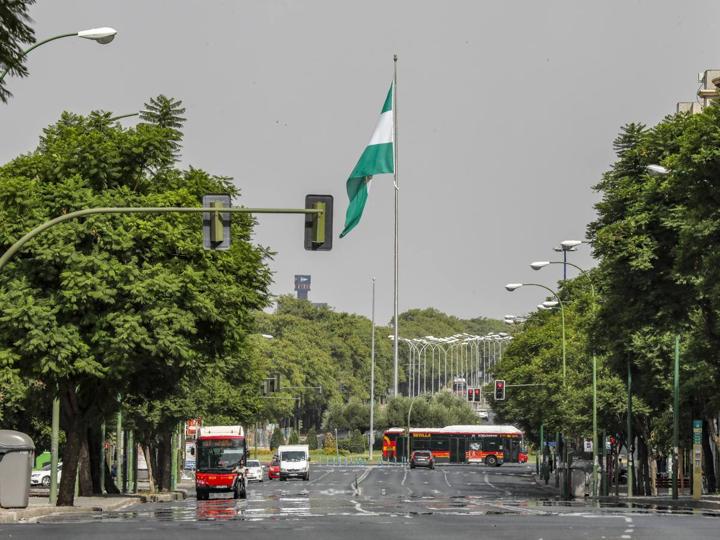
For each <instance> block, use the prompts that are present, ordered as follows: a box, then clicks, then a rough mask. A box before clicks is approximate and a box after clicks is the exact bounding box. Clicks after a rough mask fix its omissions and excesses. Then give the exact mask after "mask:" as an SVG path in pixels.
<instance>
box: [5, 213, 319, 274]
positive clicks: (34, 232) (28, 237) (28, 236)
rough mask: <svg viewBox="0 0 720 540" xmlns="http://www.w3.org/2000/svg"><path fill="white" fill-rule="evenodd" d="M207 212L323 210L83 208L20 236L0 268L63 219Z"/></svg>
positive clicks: (6, 254)
mask: <svg viewBox="0 0 720 540" xmlns="http://www.w3.org/2000/svg"><path fill="white" fill-rule="evenodd" d="M207 212H214V213H218V212H223V213H224V212H230V213H232V214H317V215H318V216H320V215H323V214H324V213H325V211H324V210H322V209H318V208H237V207H230V208H225V207H216V208H213V209H211V208H207V207H202V206H198V207H183V206H167V207H163V206H161V207H138V208H133V207H108V208H85V209H83V210H76V211H75V212H68V213H67V214H63V215H62V216H58V217H56V218H54V219H51V220H49V221H46V222H45V223H43V224H41V225H38V226H37V227H35V228H34V229H33V230H31V231H30V232H28V233H27V234H26V235H25V236H23V237H22V238H20V239H19V240H18V241H17V242H15V243H14V244H13V245H12V246H10V247H9V248H8V249H7V251H6V252H5V253H3V255H2V257H0V270H2V269H3V268H4V267H5V265H6V264H7V263H8V261H9V260H10V259H11V258H12V256H13V255H15V253H17V252H18V251H19V250H20V249H21V248H22V247H23V246H24V245H25V244H26V243H27V242H29V241H30V240H32V239H33V238H35V237H36V236H37V235H38V234H40V233H41V232H43V231H45V230H47V229H49V228H51V227H54V226H55V225H58V224H60V223H63V222H65V221H70V220H71V219H77V218H81V217H85V216H92V215H97V214H202V213H207Z"/></svg>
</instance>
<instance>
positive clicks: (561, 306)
mask: <svg viewBox="0 0 720 540" xmlns="http://www.w3.org/2000/svg"><path fill="white" fill-rule="evenodd" d="M0 268H1V267H0ZM528 285H529V286H532V287H540V288H541V289H545V290H546V291H548V292H549V293H550V294H552V295H553V296H554V297H555V300H557V301H558V304H559V305H560V320H561V322H562V372H563V386H565V382H566V375H567V364H566V361H565V306H563V303H562V300H560V297H559V296H558V294H557V293H556V292H555V291H553V290H552V289H551V288H550V287H546V286H545V285H540V284H539V283H523V286H528Z"/></svg>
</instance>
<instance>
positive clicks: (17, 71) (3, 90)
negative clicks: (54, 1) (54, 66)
mask: <svg viewBox="0 0 720 540" xmlns="http://www.w3.org/2000/svg"><path fill="white" fill-rule="evenodd" d="M34 3H35V0H5V1H4V2H2V4H0V29H2V31H1V32H0V73H2V72H3V71H5V70H6V69H7V70H8V74H9V75H11V76H15V77H25V76H27V74H28V71H27V68H26V67H25V55H24V54H23V51H24V50H25V49H26V48H27V46H28V45H30V44H32V43H34V42H35V34H34V32H33V29H32V28H31V27H30V26H29V24H28V23H30V22H31V19H30V15H29V14H28V8H29V7H30V6H31V5H32V4H34ZM5 85H6V80H3V81H0V101H2V102H3V103H7V101H8V99H9V98H10V96H12V94H11V93H10V91H9V90H8V89H7V87H6V86H5Z"/></svg>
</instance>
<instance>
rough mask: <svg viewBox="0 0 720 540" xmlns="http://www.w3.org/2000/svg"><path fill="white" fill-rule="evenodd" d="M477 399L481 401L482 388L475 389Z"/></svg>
mask: <svg viewBox="0 0 720 540" xmlns="http://www.w3.org/2000/svg"><path fill="white" fill-rule="evenodd" d="M475 401H480V389H479V388H476V389H475Z"/></svg>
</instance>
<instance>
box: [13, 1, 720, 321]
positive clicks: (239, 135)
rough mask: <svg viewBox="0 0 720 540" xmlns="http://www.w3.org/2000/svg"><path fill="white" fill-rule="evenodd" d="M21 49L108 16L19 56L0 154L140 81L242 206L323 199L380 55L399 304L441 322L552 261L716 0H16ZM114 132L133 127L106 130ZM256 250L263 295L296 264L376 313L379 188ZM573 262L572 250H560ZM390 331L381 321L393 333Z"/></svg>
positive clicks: (486, 305) (351, 307) (316, 281)
mask: <svg viewBox="0 0 720 540" xmlns="http://www.w3.org/2000/svg"><path fill="white" fill-rule="evenodd" d="M32 16H33V18H34V28H35V31H36V35H37V37H38V39H42V38H45V37H48V36H52V35H56V34H60V33H66V32H70V31H76V30H81V29H85V28H90V27H94V26H112V27H115V28H117V30H118V36H117V38H116V39H115V41H114V42H113V43H111V44H110V45H107V46H99V45H96V44H94V43H92V42H86V41H84V40H79V39H64V40H60V41H57V42H54V43H52V44H49V45H47V46H44V47H42V48H40V49H37V50H35V51H33V52H32V53H30V55H29V56H28V62H27V65H28V68H29V69H30V77H28V78H26V79H20V80H17V79H14V80H10V82H9V87H10V90H11V91H12V92H13V93H14V94H15V97H14V98H13V99H12V101H11V102H10V103H9V104H8V105H6V106H4V105H0V124H1V125H2V128H3V129H1V130H0V160H2V162H5V161H7V160H9V159H11V158H13V157H14V156H16V155H17V154H20V153H23V152H27V151H30V150H32V149H33V148H35V146H36V144H37V141H38V136H39V134H40V133H41V130H42V129H43V127H45V126H46V125H48V124H49V123H52V122H54V121H55V120H56V119H57V118H58V116H59V114H60V113H61V112H62V111H63V110H70V111H74V112H78V113H86V112H88V111H90V110H93V109H104V110H109V111H113V112H115V113H117V114H125V113H130V112H135V111H137V110H139V109H140V108H141V107H142V104H143V103H144V102H145V101H147V100H148V98H149V97H151V96H155V95H157V94H160V93H164V94H166V95H170V96H174V97H177V98H180V99H182V100H183V101H184V103H185V105H186V107H187V114H186V116H187V118H188V121H187V124H186V128H185V144H184V153H183V160H182V164H183V166H187V165H193V166H194V167H200V168H203V169H206V170H208V171H209V172H211V173H214V174H220V175H228V176H232V177H233V178H234V179H235V182H236V183H237V185H238V186H239V187H240V188H241V190H242V193H243V199H242V201H243V203H244V204H246V205H248V206H268V207H276V206H279V207H293V206H303V204H304V196H305V194H306V193H330V194H332V195H334V196H335V201H336V204H335V223H336V234H337V233H339V232H340V230H341V228H342V222H343V221H344V214H345V208H346V205H347V197H346V194H345V181H346V179H347V176H348V174H349V173H350V171H351V170H352V168H353V167H354V165H355V163H356V161H357V159H358V157H359V155H360V153H361V152H362V150H363V148H364V147H365V145H366V143H367V141H368V140H369V138H370V135H371V134H372V131H373V128H374V126H375V123H376V121H377V119H378V115H379V112H380V108H381V106H382V102H383V99H384V97H385V94H386V92H387V88H388V85H389V84H390V81H391V78H392V67H393V66H392V57H393V54H394V53H397V54H398V56H399V61H398V115H399V117H398V123H399V133H398V143H399V173H400V186H401V190H400V194H401V200H400V242H401V254H400V257H401V258H400V309H401V311H403V310H406V309H409V308H413V307H427V306H433V307H436V308H438V309H441V310H443V311H445V312H448V313H451V314H454V315H458V316H460V317H474V316H478V315H483V316H489V317H502V316H503V315H504V314H506V313H514V314H521V313H526V312H528V311H530V310H532V309H534V306H535V305H536V304H537V303H538V302H539V301H541V300H542V299H543V295H542V291H540V289H534V290H533V289H529V288H528V289H524V290H519V291H516V292H514V293H512V294H511V293H508V292H506V291H505V289H504V287H503V286H504V285H505V283H507V282H508V281H529V280H536V281H539V282H540V283H544V284H547V285H553V284H554V283H555V282H556V281H557V279H559V278H560V277H561V268H560V267H555V268H552V267H551V268H546V269H544V270H542V271H540V272H538V273H536V272H533V271H532V270H531V269H530V268H529V266H528V263H529V262H531V261H532V260H537V259H547V258H553V257H556V256H557V255H556V254H555V253H554V252H553V251H552V247H553V246H554V245H557V244H558V243H559V242H560V241H561V240H563V239H576V238H577V239H581V238H583V237H584V231H585V228H586V225H587V224H588V223H589V222H590V221H591V220H592V219H593V216H594V210H593V204H594V202H595V201H596V200H597V195H596V194H595V193H593V191H592V186H593V185H594V184H595V183H596V182H597V181H598V179H599V177H600V175H601V174H602V172H603V171H604V170H605V169H606V168H607V167H608V165H609V164H610V163H611V162H612V160H613V157H614V156H613V153H612V147H611V143H612V139H613V138H614V137H615V135H616V133H617V131H618V128H619V127H620V126H621V125H622V124H624V123H626V122H629V121H639V122H644V123H647V124H653V123H656V122H657V121H659V120H660V119H661V118H662V117H663V116H664V115H666V114H669V113H672V112H674V110H675V103H676V102H677V101H690V100H693V99H694V98H695V93H696V91H697V88H698V84H697V82H696V81H697V73H698V72H699V71H702V70H704V69H707V68H717V67H718V66H720V44H718V41H717V36H718V35H720V2H718V1H717V0H707V1H701V0H697V1H684V2H680V1H660V0H642V1H638V0H636V1H630V0H603V1H592V2H591V1H578V0H567V1H546V0H545V1H537V0H523V1H521V0H516V1H514V2H507V1H494V2H490V1H478V0H474V1H435V2H429V1H419V0H407V1H391V0H363V1H362V2H360V1H356V2H347V1H345V2H342V1H337V0H322V1H321V0H312V1H310V0H307V1H300V0H294V1H293V0H254V1H249V0H242V1H241V0H227V1H220V0H192V1H191V0H164V1H160V0H142V1H141V0H123V1H122V2H119V1H117V0H63V1H57V0H52V1H51V0H38V2H37V4H36V5H35V6H34V7H33V8H32ZM123 122H126V123H127V124H128V125H130V124H131V123H132V122H133V120H132V119H129V120H124V121H123ZM256 239H257V241H258V242H259V243H261V244H263V245H268V246H271V247H272V248H273V249H274V250H276V251H277V252H278V253H277V257H276V259H275V260H274V261H273V262H272V265H271V266H272V268H273V270H274V271H275V284H274V286H273V289H272V290H273V292H274V293H276V294H283V293H291V292H292V290H293V275H294V274H311V275H312V290H311V293H310V298H311V300H313V301H315V302H327V303H328V304H330V305H332V306H334V307H336V308H337V309H340V310H346V311H352V312H357V313H362V314H366V315H369V312H370V290H371V288H370V287H371V285H370V283H371V277H372V276H376V277H377V294H378V297H377V320H378V322H381V323H386V322H387V321H388V320H389V319H390V317H391V316H392V276H393V274H392V269H393V265H392V247H393V190H392V177H391V176H390V175H384V176H379V177H377V178H376V180H375V181H374V182H373V189H372V191H371V193H370V197H369V201H368V205H367V208H366V210H365V215H364V217H363V220H362V222H361V223H360V225H359V226H358V227H357V228H356V229H355V230H353V231H352V232H351V233H350V234H349V235H348V236H347V237H346V238H344V239H342V240H339V239H337V237H336V238H335V242H334V249H333V251H331V252H329V253H308V252H305V251H304V250H303V247H302V218H300V217H298V216H265V217H260V218H259V226H258V228H257V230H256ZM571 260H572V261H573V262H575V263H577V264H580V265H584V266H590V265H592V264H593V260H592V258H591V257H590V255H589V252H588V248H587V247H582V248H581V249H580V251H579V252H578V253H575V254H572V256H571ZM401 333H402V332H401Z"/></svg>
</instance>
